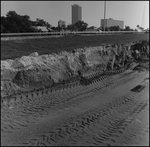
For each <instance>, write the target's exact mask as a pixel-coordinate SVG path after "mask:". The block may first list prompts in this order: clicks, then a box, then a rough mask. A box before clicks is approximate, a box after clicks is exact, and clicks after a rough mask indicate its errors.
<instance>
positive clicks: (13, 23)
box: [1, 11, 51, 33]
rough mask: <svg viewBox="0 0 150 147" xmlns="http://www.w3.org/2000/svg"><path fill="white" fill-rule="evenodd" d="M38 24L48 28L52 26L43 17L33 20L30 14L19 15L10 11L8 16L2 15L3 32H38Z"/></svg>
mask: <svg viewBox="0 0 150 147" xmlns="http://www.w3.org/2000/svg"><path fill="white" fill-rule="evenodd" d="M36 26H46V27H47V29H49V28H50V27H51V25H50V24H49V23H48V22H46V21H44V20H43V19H39V18H37V19H36V21H32V20H30V17H29V16H28V15H19V14H17V13H16V12H15V11H9V12H8V13H7V14H6V17H4V16H2V17H1V33H24V32H38V31H39V30H38V29H37V28H36Z"/></svg>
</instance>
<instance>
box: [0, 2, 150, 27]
mask: <svg viewBox="0 0 150 147" xmlns="http://www.w3.org/2000/svg"><path fill="white" fill-rule="evenodd" d="M73 4H78V5H80V6H81V7H82V20H83V21H84V22H86V23H88V26H96V27H99V26H100V19H103V18H104V1H1V16H6V14H7V12H8V11H10V10H11V11H12V10H14V11H16V13H17V14H20V15H28V16H30V19H31V20H36V18H40V19H44V20H45V21H47V22H49V23H50V24H51V25H52V26H57V25H58V20H60V19H61V20H64V21H66V24H68V23H69V24H71V5H73ZM144 7H145V9H144ZM143 16H144V17H143ZM106 18H113V19H116V20H122V21H124V26H125V25H126V26H130V28H132V29H135V28H136V26H137V25H140V26H141V25H142V26H143V27H144V28H145V29H146V28H149V1H106ZM142 20H143V21H142Z"/></svg>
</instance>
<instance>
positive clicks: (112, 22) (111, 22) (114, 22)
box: [101, 18, 124, 29]
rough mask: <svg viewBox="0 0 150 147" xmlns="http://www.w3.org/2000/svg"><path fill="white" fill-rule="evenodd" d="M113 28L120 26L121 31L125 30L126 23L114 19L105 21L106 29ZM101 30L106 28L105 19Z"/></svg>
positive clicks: (102, 21) (102, 20)
mask: <svg viewBox="0 0 150 147" xmlns="http://www.w3.org/2000/svg"><path fill="white" fill-rule="evenodd" d="M111 26H119V28H120V29H123V27H124V21H121V20H114V19H112V18H109V19H105V28H108V27H111ZM101 28H104V19H101Z"/></svg>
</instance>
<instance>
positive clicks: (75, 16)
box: [72, 4, 82, 24]
mask: <svg viewBox="0 0 150 147" xmlns="http://www.w3.org/2000/svg"><path fill="white" fill-rule="evenodd" d="M81 16H82V8H81V7H80V6H79V5H77V4H74V5H72V24H75V23H76V22H77V21H81V19H82V18H81Z"/></svg>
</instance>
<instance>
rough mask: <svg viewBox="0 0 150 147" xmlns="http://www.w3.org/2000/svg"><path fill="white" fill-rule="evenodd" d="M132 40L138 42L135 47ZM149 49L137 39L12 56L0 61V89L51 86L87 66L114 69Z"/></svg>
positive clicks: (86, 68) (89, 67) (145, 53)
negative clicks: (120, 43) (48, 52)
mask: <svg viewBox="0 0 150 147" xmlns="http://www.w3.org/2000/svg"><path fill="white" fill-rule="evenodd" d="M135 44H138V48H137V45H135ZM137 49H138V53H137ZM148 50H149V48H148V43H147V42H144V44H143V42H138V43H129V44H125V45H114V44H112V45H111V44H109V45H103V46H98V47H88V48H86V47H85V48H83V49H76V50H73V51H72V52H66V51H62V52H60V53H58V54H49V55H38V53H37V52H34V53H32V54H30V55H29V56H22V57H21V58H17V59H15V60H5V61H1V77H2V78H1V81H2V82H3V85H2V86H1V89H3V91H5V90H7V89H9V91H12V92H10V93H13V92H15V91H18V90H19V89H21V90H24V91H26V90H32V89H35V88H39V87H45V86H49V87H51V86H52V85H53V84H54V83H59V82H62V81H64V80H68V79H70V78H72V77H77V76H82V74H83V73H85V72H86V71H89V70H93V69H96V68H97V69H98V70H102V71H103V70H107V69H108V68H110V69H111V70H113V69H114V68H115V67H117V68H122V67H123V66H124V65H125V64H126V63H127V62H129V61H130V60H131V61H132V60H133V59H135V60H137V62H138V60H139V59H140V58H139V57H140V55H142V54H144V56H147V55H148V54H147V52H148ZM132 54H133V55H134V56H132ZM10 85H11V86H10ZM13 85H14V86H13ZM4 87H5V88H4ZM4 93H5V92H4ZM7 93H9V92H8V91H7Z"/></svg>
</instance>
